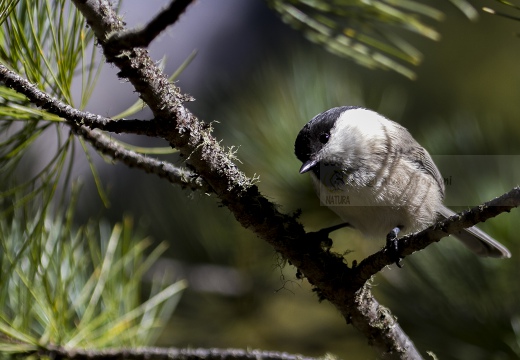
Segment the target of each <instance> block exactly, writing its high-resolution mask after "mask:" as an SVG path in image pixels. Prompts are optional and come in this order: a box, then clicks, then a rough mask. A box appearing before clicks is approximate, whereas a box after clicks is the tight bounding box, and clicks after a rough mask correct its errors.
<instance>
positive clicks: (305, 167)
mask: <svg viewBox="0 0 520 360" xmlns="http://www.w3.org/2000/svg"><path fill="white" fill-rule="evenodd" d="M317 164H318V160H316V159H310V160H308V161H306V162H304V163H303V165H302V167H301V168H300V174H303V173H306V172H307V171H309V170H311V169H312V168H313V167H315V166H316V165H317Z"/></svg>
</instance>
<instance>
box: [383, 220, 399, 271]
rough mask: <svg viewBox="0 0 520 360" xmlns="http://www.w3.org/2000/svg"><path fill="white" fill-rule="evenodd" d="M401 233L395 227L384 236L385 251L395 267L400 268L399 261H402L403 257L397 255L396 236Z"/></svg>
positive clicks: (397, 243)
mask: <svg viewBox="0 0 520 360" xmlns="http://www.w3.org/2000/svg"><path fill="white" fill-rule="evenodd" d="M400 231H401V228H400V227H398V226H397V227H395V228H393V229H392V231H390V232H389V233H388V235H386V250H387V251H388V252H389V254H390V257H391V258H392V260H394V261H395V264H396V265H397V267H399V268H401V267H402V265H401V260H403V257H401V256H400V255H399V253H400V251H399V242H398V241H397V235H398V234H399V232H400Z"/></svg>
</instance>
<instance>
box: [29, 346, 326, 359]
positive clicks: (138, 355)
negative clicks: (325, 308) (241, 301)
mask: <svg viewBox="0 0 520 360" xmlns="http://www.w3.org/2000/svg"><path fill="white" fill-rule="evenodd" d="M38 353H39V354H40V355H46V356H48V357H50V358H52V359H70V360H120V359H126V360H147V359H154V360H200V359H205V360H316V359H315V358H311V357H306V356H302V355H294V354H288V353H283V352H275V351H262V350H242V349H216V348H212V349H177V348H150V347H145V348H138V349H105V350H70V349H65V348H62V347H48V348H46V349H41V350H40V351H38Z"/></svg>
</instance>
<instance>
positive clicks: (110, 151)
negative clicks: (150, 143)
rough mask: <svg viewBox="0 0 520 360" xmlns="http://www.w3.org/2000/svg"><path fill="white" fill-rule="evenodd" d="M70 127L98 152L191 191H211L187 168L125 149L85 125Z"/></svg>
mask: <svg viewBox="0 0 520 360" xmlns="http://www.w3.org/2000/svg"><path fill="white" fill-rule="evenodd" d="M71 128H72V129H73V131H74V132H75V133H76V134H78V135H80V136H82V137H83V138H84V139H85V140H87V141H88V142H89V143H90V144H91V145H92V146H93V147H94V148H95V149H97V150H98V151H99V152H101V153H103V154H105V155H109V156H110V157H112V158H113V159H116V160H118V161H121V162H122V163H124V164H126V165H128V167H131V168H132V167H135V168H139V169H141V170H144V171H145V172H147V173H151V174H155V175H157V176H159V177H160V178H165V179H167V180H168V181H169V182H170V183H172V184H176V185H180V186H181V187H182V188H187V189H190V190H193V191H195V190H201V191H203V192H206V193H211V192H212V191H211V189H210V188H209V187H208V184H207V183H206V182H205V181H204V180H203V179H202V178H201V177H200V176H198V175H197V174H195V173H193V172H191V171H189V170H187V169H182V168H178V167H175V166H173V165H172V164H170V163H167V162H164V161H159V160H156V159H154V158H149V157H146V156H143V155H141V154H138V153H136V152H134V151H131V150H127V149H125V148H124V147H122V146H120V145H118V144H117V143H115V142H114V141H111V140H110V139H109V137H108V136H106V135H104V134H103V133H101V132H99V131H95V130H92V129H90V128H88V127H87V126H85V125H76V124H71Z"/></svg>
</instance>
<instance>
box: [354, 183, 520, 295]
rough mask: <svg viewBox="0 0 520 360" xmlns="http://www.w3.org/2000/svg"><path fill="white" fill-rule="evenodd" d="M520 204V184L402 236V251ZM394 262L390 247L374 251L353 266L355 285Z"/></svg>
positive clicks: (407, 252)
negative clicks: (465, 209) (477, 204)
mask: <svg viewBox="0 0 520 360" xmlns="http://www.w3.org/2000/svg"><path fill="white" fill-rule="evenodd" d="M518 206H520V187H515V188H513V189H511V190H510V191H509V192H507V193H505V194H504V195H502V196H499V197H497V198H495V199H493V200H490V201H488V202H485V203H484V204H482V205H479V206H475V207H474V208H472V209H470V210H467V211H464V212H462V213H460V214H455V215H453V216H451V217H449V218H448V219H446V220H443V221H440V222H438V223H436V224H434V225H432V226H430V227H429V228H427V229H425V230H423V231H421V232H419V233H416V234H410V235H407V236H404V237H402V238H401V239H399V240H398V241H399V249H401V254H400V255H401V256H403V257H404V256H407V255H411V254H413V253H414V252H416V251H419V250H422V249H424V248H426V247H427V246H428V245H430V244H432V243H434V242H438V241H440V240H441V239H442V238H444V237H446V236H448V235H452V234H457V233H458V232H460V231H461V230H463V229H466V228H469V227H471V226H473V225H475V224H478V223H480V222H484V221H486V220H488V219H491V218H494V217H495V216H497V215H500V214H501V213H503V212H509V211H511V209H514V208H516V207H518ZM394 262H395V257H394V256H392V255H391V254H389V253H388V251H387V250H386V249H383V250H381V251H379V252H377V253H375V254H372V255H370V256H369V257H367V258H366V259H364V260H363V261H362V262H361V263H359V265H358V266H357V267H355V268H354V269H353V271H354V277H355V278H356V281H355V282H356V284H357V285H355V286H356V287H361V286H363V284H364V283H365V282H366V281H367V280H369V279H370V278H371V277H372V276H373V275H375V274H377V273H378V272H379V271H381V270H382V269H383V268H384V267H386V266H389V265H392V263H394Z"/></svg>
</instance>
